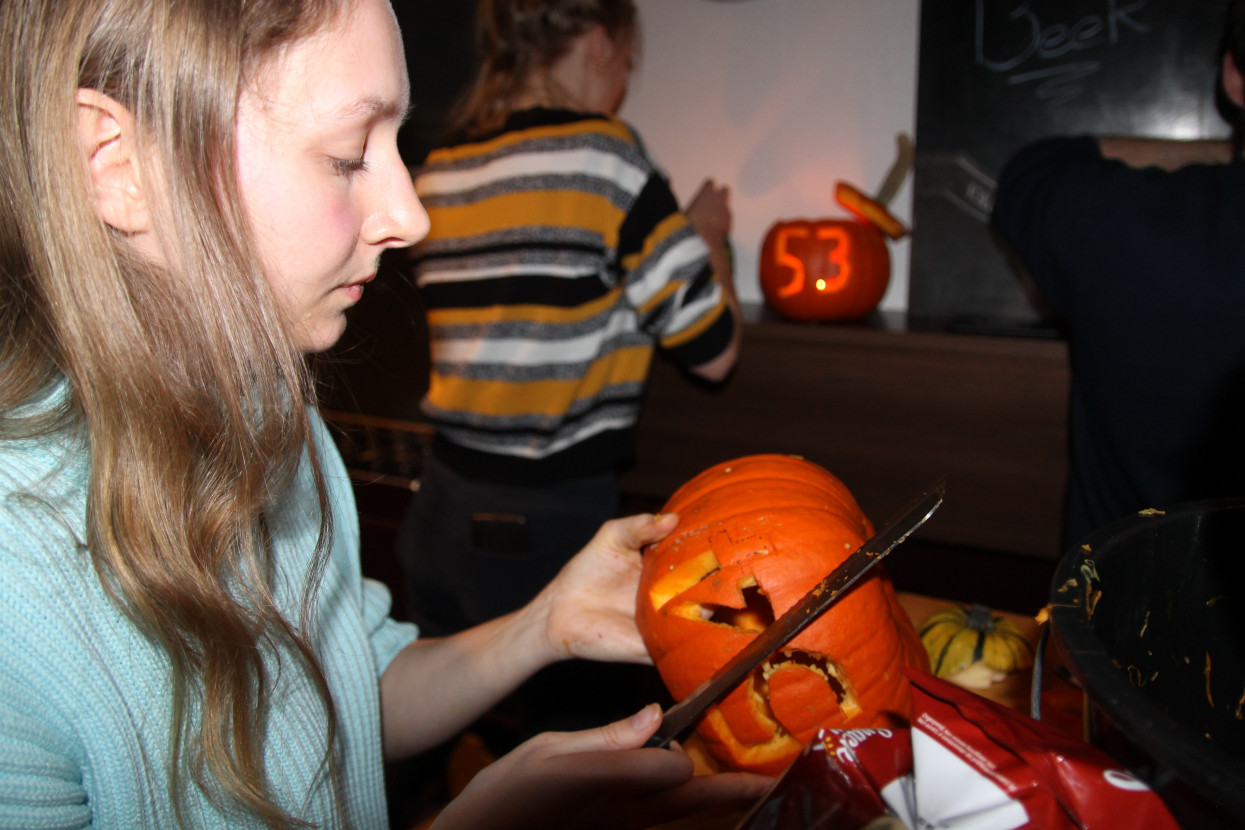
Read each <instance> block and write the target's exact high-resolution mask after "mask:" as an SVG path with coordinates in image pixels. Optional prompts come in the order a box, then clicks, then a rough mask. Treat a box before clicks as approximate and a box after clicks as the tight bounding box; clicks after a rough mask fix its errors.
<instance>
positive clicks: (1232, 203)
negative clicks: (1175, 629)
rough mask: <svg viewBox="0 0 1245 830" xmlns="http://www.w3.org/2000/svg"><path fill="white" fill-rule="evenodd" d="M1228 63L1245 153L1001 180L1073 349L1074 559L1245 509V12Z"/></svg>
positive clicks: (1045, 144)
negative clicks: (1130, 524) (1171, 517)
mask: <svg viewBox="0 0 1245 830" xmlns="http://www.w3.org/2000/svg"><path fill="white" fill-rule="evenodd" d="M1221 61H1222V72H1221V75H1220V87H1221V90H1220V91H1221V92H1222V95H1223V97H1224V98H1225V99H1226V100H1227V101H1228V102H1230V104H1229V106H1230V108H1231V113H1230V117H1231V119H1232V120H1233V122H1234V135H1233V138H1232V140H1231V141H1226V140H1225V141H1215V140H1203V141H1186V142H1182V141H1166V140H1158V139H1135V138H1107V137H1099V138H1094V137H1089V136H1082V137H1072V138H1065V137H1059V138H1048V139H1044V140H1041V141H1038V142H1035V143H1034V144H1031V145H1029V146H1027V147H1025V148H1023V149H1022V150H1020V151H1019V152H1018V153H1016V155H1015V156H1014V157H1013V158H1012V159H1011V160H1010V161H1009V162H1008V163H1007V164H1006V165H1005V167H1004V169H1003V171H1002V173H1001V175H1000V179H999V184H998V189H997V191H996V197H995V206H994V217H993V221H994V225H995V227H996V228H997V230H998V231H999V232H1000V233H1001V235H1002V236H1003V238H1004V239H1005V240H1006V241H1007V242H1008V243H1009V244H1010V245H1011V246H1012V248H1013V249H1014V251H1015V253H1016V255H1017V256H1018V258H1019V259H1020V260H1021V262H1023V264H1024V265H1025V266H1026V268H1027V270H1028V271H1029V274H1030V276H1031V277H1032V279H1033V280H1034V282H1035V284H1036V285H1037V287H1038V290H1039V291H1040V293H1041V295H1042V297H1043V299H1044V300H1045V301H1046V302H1047V303H1048V304H1049V306H1050V307H1051V308H1052V309H1053V310H1054V311H1055V312H1056V313H1057V314H1058V315H1059V316H1060V317H1061V318H1062V321H1063V323H1064V324H1065V326H1066V331H1067V336H1068V340H1069V347H1070V353H1071V361H1072V395H1071V413H1070V429H1071V440H1072V447H1071V453H1072V467H1071V476H1070V480H1069V484H1068V503H1067V517H1066V527H1065V540H1066V543H1067V544H1068V545H1069V546H1072V545H1075V544H1078V543H1079V542H1080V541H1081V540H1082V539H1083V538H1084V537H1085V535H1086V534H1088V533H1089V532H1091V531H1092V530H1094V529H1096V528H1098V527H1100V526H1102V525H1103V524H1106V523H1109V522H1111V521H1114V520H1116V519H1119V518H1122V517H1124V516H1126V515H1128V514H1130V513H1132V512H1135V511H1137V510H1141V509H1145V508H1151V507H1153V508H1159V507H1162V506H1164V505H1170V504H1174V503H1178V502H1183V501H1190V500H1196V499H1203V498H1211V497H1219V496H1229V495H1241V494H1245V324H1243V321H1242V319H1241V315H1242V311H1243V310H1245V162H1243V161H1242V155H1241V145H1242V140H1243V138H1245V131H1243V130H1242V111H1243V110H1242V106H1243V103H1245V96H1243V95H1242V88H1243V86H1245V84H1243V81H1242V75H1241V67H1242V66H1245V2H1241V1H1240V0H1233V2H1231V3H1230V5H1229V9H1228V15H1227V25H1226V27H1225V34H1224V38H1223V47H1222V54H1221Z"/></svg>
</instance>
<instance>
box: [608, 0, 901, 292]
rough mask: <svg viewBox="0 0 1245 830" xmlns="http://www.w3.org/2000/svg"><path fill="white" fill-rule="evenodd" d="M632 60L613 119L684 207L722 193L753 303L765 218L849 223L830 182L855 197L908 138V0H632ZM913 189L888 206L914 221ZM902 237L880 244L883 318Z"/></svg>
mask: <svg viewBox="0 0 1245 830" xmlns="http://www.w3.org/2000/svg"><path fill="white" fill-rule="evenodd" d="M637 5H638V7H639V9H640V16H641V21H642V26H643V38H644V39H643V55H642V58H641V61H640V66H639V70H638V71H637V72H636V73H635V75H634V76H633V79H632V83H631V88H630V91H629V94H628V97H627V100H626V102H625V104H624V106H623V109H622V112H621V115H622V116H623V117H624V118H626V119H627V120H628V121H630V122H631V123H632V124H633V125H635V127H636V128H637V129H638V130H639V131H640V134H641V135H642V136H643V137H644V140H645V142H646V143H647V144H648V146H649V149H650V150H651V151H652V153H653V155H654V156H655V157H656V158H657V160H658V162H659V163H660V164H661V165H662V167H664V168H665V169H666V172H667V173H669V175H670V178H671V180H672V182H673V185H674V188H675V192H676V193H677V194H678V195H679V198H680V200H681V201H684V202H686V201H687V199H689V198H690V197H691V196H692V194H693V193H694V192H695V190H696V188H697V187H698V186H699V184H700V181H701V180H702V179H704V178H706V177H713V178H715V179H717V180H718V181H720V182H723V183H725V184H728V185H729V186H730V188H731V205H732V208H733V210H734V231H733V233H732V241H733V244H734V248H735V257H736V284H737V286H738V289H739V295H740V298H741V299H743V300H744V301H760V299H761V291H760V287H759V284H758V282H757V257H758V256H759V253H760V247H761V242H762V240H763V239H764V237H765V232H766V231H767V230H768V229H769V227H770V225H772V224H773V223H774V222H775V221H777V220H780V219H791V218H799V217H806V218H810V219H813V218H819V217H836V216H846V215H847V212H846V211H845V210H844V209H843V208H841V207H840V206H839V205H838V203H837V202H835V200H834V185H835V182H837V181H839V180H840V179H841V180H844V181H848V182H851V183H852V184H854V185H856V186H857V187H859V188H861V189H862V190H864V191H865V192H866V193H873V192H875V191H876V190H877V188H878V186H879V185H880V184H881V182H882V179H883V177H884V176H885V175H886V171H887V170H888V169H889V168H890V165H891V162H892V161H893V160H894V156H895V135H896V134H897V133H899V132H906V133H908V134H909V135H911V136H913V137H914V138H915V135H916V127H915V119H916V66H917V40H918V38H917V32H918V18H919V6H920V4H919V0H637ZM911 205H912V179H911V176H909V178H908V181H907V182H906V183H905V185H904V187H903V188H902V189H901V190H900V191H899V193H898V195H897V196H896V197H895V199H894V200H893V201H892V202H891V210H892V211H893V212H894V213H895V215H896V216H898V217H899V218H900V219H902V220H904V221H905V222H909V221H910V220H911V209H912V208H911ZM908 249H909V243H908V241H907V240H906V239H904V240H900V241H899V242H892V243H891V258H892V276H891V284H890V288H889V290H888V291H887V293H886V296H885V297H884V298H883V300H882V305H881V307H882V308H883V309H886V310H903V309H906V308H907V297H908Z"/></svg>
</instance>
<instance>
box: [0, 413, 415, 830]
mask: <svg viewBox="0 0 1245 830" xmlns="http://www.w3.org/2000/svg"><path fill="white" fill-rule="evenodd" d="M312 417H313V419H314V423H315V430H316V432H315V435H316V438H315V440H316V445H317V447H318V450H319V454H320V457H321V458H322V459H323V461H322V464H323V466H324V472H325V478H326V480H327V486H328V488H329V494H330V502H331V510H332V515H333V529H334V533H333V538H332V548H331V555H330V558H329V562H328V565H327V567H326V569H325V573H324V576H323V581H322V583H321V586H320V588H319V591H318V594H317V601H316V604H315V612H314V622H313V626H314V628H313V630H314V631H315V632H316V634H315V636H314V644H315V647H316V648H317V650H318V654H319V658H320V660H321V661H322V665H323V668H324V671H325V673H326V674H327V676H328V679H329V683H330V686H331V688H332V693H333V698H334V701H335V703H336V708H337V716H338V725H339V735H340V741H341V765H342V770H341V772H342V780H343V781H344V790H345V798H346V803H345V805H344V806H345V814H346V816H347V818H348V820H349V821H350V822H351V824H352V825H353V826H354V827H356V828H377V827H384V826H386V824H387V817H386V806H385V795H384V781H383V767H382V756H381V732H380V708H379V707H380V700H379V680H378V678H379V676H380V674H381V673H382V672H383V671H384V670H385V667H386V666H387V665H388V664H389V661H390V660H391V659H392V658H393V657H394V655H395V654H396V653H397V652H398V651H399V650H401V649H402V648H403V647H404V646H405V645H407V644H408V643H410V642H411V641H412V640H413V639H414V638H415V636H416V634H417V631H416V629H415V628H414V627H413V626H411V625H409V624H402V623H397V622H394V621H392V620H390V619H389V618H388V616H387V614H388V609H389V600H390V597H389V594H388V592H387V590H386V589H385V588H384V586H382V585H380V584H379V583H376V582H372V581H369V580H366V579H364V578H363V577H362V574H361V572H360V563H359V554H358V545H359V534H358V523H357V517H356V513H355V506H354V501H353V496H352V494H351V490H350V486H349V481H348V478H347V475H346V472H345V469H344V467H343V466H342V464H341V459H340V457H339V456H338V454H337V451H336V449H335V448H334V446H333V443H332V441H331V439H330V438H329V436H328V433H327V430H326V429H325V427H324V424H323V422H322V421H320V420H319V418H318V416H315V415H313V416H312ZM88 465H89V459H88V457H87V454H86V452H85V450H84V448H83V446H82V444H81V442H79V441H76V440H75V439H73V438H71V437H66V436H59V437H55V438H45V439H41V440H21V441H15V440H10V441H4V442H0V827H4V828H23V830H36V828H71V827H73V828H76V827H97V828H139V827H152V828H169V827H176V826H177V823H176V819H175V815H174V811H173V804H172V800H171V798H170V795H169V789H168V776H167V769H168V764H169V759H170V746H169V724H170V695H171V684H170V679H169V664H168V660H167V658H166V657H165V656H164V653H163V651H162V650H161V649H160V648H159V647H158V646H157V645H156V644H155V643H153V642H151V641H150V640H149V639H148V638H147V637H145V636H144V635H143V634H142V633H140V631H139V630H138V629H137V628H136V627H135V625H134V624H133V623H132V622H131V621H130V619H129V618H128V617H127V616H126V614H125V613H123V612H122V610H121V609H120V608H119V607H118V605H117V604H116V603H115V602H114V601H113V600H111V599H110V598H109V597H108V595H107V594H106V593H105V591H104V588H103V587H102V585H101V583H100V579H99V577H98V576H97V574H96V571H95V569H94V568H93V566H92V564H91V558H90V555H89V552H88V551H87V550H86V548H85V545H84V544H83V541H82V540H84V539H85V529H84V528H85V521H84V516H85V505H86V483H87V478H88V473H89V467H88ZM318 512H319V510H318V501H317V500H316V497H315V491H314V488H313V482H312V479H311V475H310V469H309V465H308V464H307V463H305V462H304V463H303V464H302V466H301V468H300V470H299V472H298V475H297V479H296V481H295V483H294V484H293V486H292V488H291V490H290V491H289V492H288V493H287V494H286V495H285V496H284V497H283V498H282V499H281V500H280V502H279V504H278V505H277V507H276V509H275V510H273V511H272V513H271V515H270V520H271V527H272V530H273V536H274V552H275V558H274V562H275V568H274V570H275V577H274V594H275V596H276V599H277V601H278V604H279V606H280V608H281V610H282V613H284V614H285V615H286V616H287V619H291V620H294V621H297V620H298V619H299V617H298V614H299V611H300V608H301V602H302V598H303V591H304V586H305V585H306V579H307V569H308V566H309V564H310V562H311V558H312V553H313V551H314V549H315V541H316V536H317V532H318V528H319V515H318ZM269 668H270V670H271V677H272V678H274V680H273V683H274V690H273V695H272V707H271V714H270V718H269V724H268V735H267V740H266V744H265V755H264V757H265V762H266V764H267V772H268V775H269V777H270V780H271V783H272V786H273V789H274V791H275V792H276V793H277V794H278V799H279V801H280V803H281V805H282V806H283V807H284V808H286V809H287V810H289V811H290V812H292V813H293V814H294V815H296V816H299V817H303V818H306V819H307V820H309V821H311V822H313V823H314V824H315V826H320V827H335V826H338V825H339V823H340V822H339V821H338V817H337V813H336V811H335V809H334V808H333V807H332V798H331V789H330V786H329V785H328V782H327V781H326V780H325V776H324V775H323V773H322V770H321V768H320V766H321V759H322V757H323V755H324V750H325V744H326V734H327V732H326V728H325V723H326V721H325V713H324V711H323V707H322V705H321V703H320V699H319V697H318V696H317V695H316V693H315V691H314V689H313V687H312V686H311V683H310V681H309V680H308V679H307V678H306V676H305V674H304V673H303V672H302V671H301V670H300V669H299V668H298V666H297V664H296V663H295V662H294V661H292V660H290V659H288V658H287V659H285V660H283V661H282V662H281V665H280V666H278V665H276V663H275V660H273V661H270V663H269ZM184 790H185V792H186V797H185V799H184V802H185V818H186V820H187V825H188V826H191V827H195V828H225V827H230V828H239V827H242V828H245V827H252V826H259V825H258V823H257V822H256V821H255V819H254V818H253V817H251V816H248V815H242V814H240V813H239V812H238V811H237V810H236V809H230V808H225V809H220V808H218V807H217V806H215V805H214V804H213V803H212V800H210V799H209V798H208V797H207V796H206V795H205V794H204V793H203V792H202V791H201V790H200V789H199V788H198V787H196V786H195V784H194V783H193V782H192V781H187V783H186V784H185V786H184Z"/></svg>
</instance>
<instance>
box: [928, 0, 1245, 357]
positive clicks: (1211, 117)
mask: <svg viewBox="0 0 1245 830" xmlns="http://www.w3.org/2000/svg"><path fill="white" fill-rule="evenodd" d="M1225 5H1226V4H1225V2H1224V0H1027V1H1026V0H923V1H922V4H921V44H920V75H919V79H918V88H917V128H916V129H917V136H916V167H915V178H914V185H913V188H914V190H913V192H914V204H913V217H912V228H913V230H912V249H911V273H910V277H909V299H908V312H909V315H910V316H912V317H914V318H917V319H926V320H931V321H936V322H939V323H942V324H945V325H948V326H949V327H951V328H959V329H964V330H973V329H974V328H976V327H980V328H982V329H988V330H998V331H1004V332H1012V333H1017V334H1023V333H1045V332H1049V328H1048V327H1047V326H1046V325H1045V319H1044V315H1043V314H1042V311H1041V305H1040V302H1039V301H1038V300H1037V299H1036V298H1035V297H1034V296H1032V295H1031V293H1030V292H1029V291H1028V290H1027V288H1026V285H1025V280H1024V278H1023V275H1022V274H1021V273H1020V271H1019V269H1018V268H1017V267H1016V266H1014V265H1013V264H1012V263H1011V262H1009V260H1008V258H1007V256H1006V254H1005V251H1004V248H1003V247H1002V246H1001V245H1000V244H999V243H998V241H997V240H996V239H995V238H994V237H993V235H992V234H991V232H990V228H989V215H990V210H991V208H992V206H993V201H994V186H995V182H996V179H997V175H998V172H999V170H1000V169H1001V167H1002V166H1003V164H1004V162H1006V161H1007V159H1008V158H1009V157H1010V156H1011V154H1012V153H1013V152H1015V151H1016V150H1017V149H1019V148H1020V147H1021V146H1023V145H1024V144H1026V143H1028V142H1030V141H1033V140H1035V139H1038V138H1041V137H1044V136H1048V135H1055V134H1063V135H1070V134H1080V133H1092V134H1111V135H1140V136H1150V137H1156V138H1206V137H1219V136H1225V135H1227V134H1228V132H1229V130H1228V127H1227V125H1226V124H1225V123H1224V122H1223V120H1222V119H1221V118H1220V116H1219V114H1218V111H1217V109H1216V104H1215V85H1216V79H1217V77H1218V56H1217V49H1218V43H1219V38H1220V34H1221V30H1222V24H1223V15H1224V11H1225Z"/></svg>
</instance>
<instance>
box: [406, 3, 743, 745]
mask: <svg viewBox="0 0 1245 830" xmlns="http://www.w3.org/2000/svg"><path fill="white" fill-rule="evenodd" d="M477 15H478V20H477V41H478V45H479V49H480V67H479V74H478V76H477V78H476V80H475V83H474V85H473V86H472V87H471V88H470V89H469V90H468V92H467V95H466V97H465V98H464V100H463V102H462V104H461V106H460V108H459V111H458V115H457V118H456V120H455V126H454V128H453V129H452V130H451V131H450V136H451V138H450V140H449V141H448V142H447V143H446V144H445V145H444V146H441V147H439V148H437V149H434V150H433V151H432V152H431V153H430V154H429V155H428V157H427V159H426V160H425V162H424V163H423V165H422V166H421V167H420V168H419V169H418V171H417V173H416V176H415V187H416V190H417V192H418V193H419V195H420V199H421V201H422V202H423V203H424V205H425V207H426V209H427V210H428V213H429V217H430V220H431V230H430V233H429V234H428V236H427V237H426V238H425V239H424V240H423V242H421V243H420V244H419V245H418V246H417V247H416V248H415V249H413V273H414V275H415V280H416V283H417V285H418V286H419V292H420V297H421V299H422V301H423V303H424V305H425V307H426V314H427V324H428V335H429V340H430V343H431V378H430V385H429V389H428V391H427V394H426V396H425V398H424V400H423V402H422V410H423V414H424V415H425V416H426V418H427V419H428V421H429V422H431V423H432V424H433V425H434V426H435V428H436V434H435V438H434V441H433V445H432V449H431V452H430V457H429V458H428V459H427V463H426V464H425V467H424V469H423V472H422V474H421V486H420V490H419V493H418V494H417V495H416V496H415V498H414V499H413V502H412V506H411V509H410V510H409V511H408V514H407V519H406V522H405V528H404V533H403V535H402V538H401V539H400V541H399V550H400V557H401V558H402V560H403V561H404V562H405V564H406V570H407V574H408V583H409V590H410V601H409V603H408V606H409V607H410V608H411V609H413V610H412V614H413V616H414V619H416V620H417V621H418V622H419V624H420V625H421V627H424V628H425V630H431V631H436V632H445V633H448V632H451V631H457V630H461V629H463V628H466V627H468V626H470V625H474V624H476V623H479V622H482V621H484V620H487V619H490V618H492V617H494V616H497V615H498V614H502V613H506V612H508V611H510V610H512V609H513V608H516V607H518V606H520V605H522V604H523V603H525V602H527V601H528V600H530V599H531V597H532V596H534V595H535V594H536V593H537V592H538V591H539V590H540V589H541V587H543V585H544V584H545V583H546V582H548V580H549V579H550V578H551V577H552V576H553V574H555V573H557V571H558V569H559V568H560V567H562V565H563V564H564V563H565V562H566V560H567V559H568V558H569V557H570V556H571V555H572V554H573V553H574V552H575V551H576V550H578V549H579V548H580V547H581V546H582V545H583V543H584V542H585V540H587V539H588V538H591V536H592V534H593V533H594V532H595V530H596V528H597V527H599V526H600V525H601V523H602V522H604V521H605V520H607V519H609V518H612V517H613V516H614V515H616V513H617V511H618V494H617V486H616V475H617V473H618V471H619V470H620V468H622V467H623V466H624V465H625V464H626V463H628V462H629V461H630V459H631V458H632V453H633V442H634V435H633V433H634V428H635V425H636V422H637V419H638V416H639V413H640V408H641V401H642V395H643V391H644V386H645V380H646V378H647V376H648V372H649V367H650V362H651V360H652V359H653V356H654V353H655V352H656V351H661V352H664V353H665V354H666V355H667V356H669V358H671V359H673V360H674V361H676V362H677V363H678V364H679V365H680V366H682V367H684V368H686V369H687V370H688V371H689V372H691V373H692V374H693V375H697V376H699V377H701V378H704V379H706V380H708V381H712V382H720V381H722V380H724V379H725V378H726V376H727V375H728V373H729V372H730V370H731V368H732V367H733V366H734V364H735V361H736V358H737V355H738V351H739V328H740V326H739V306H738V301H737V300H736V297H735V292H734V287H733V282H732V280H733V277H732V271H731V264H730V261H729V255H728V250H727V237H728V233H729V230H730V221H731V216H730V209H729V205H728V193H727V190H726V189H725V188H724V187H720V186H718V185H717V184H716V183H714V182H713V181H711V180H710V181H706V182H705V183H704V184H703V185H702V187H701V189H700V191H699V193H698V194H697V195H696V197H695V198H694V199H693V200H692V201H691V203H690V205H689V206H688V208H687V210H686V211H684V210H681V209H680V207H679V204H678V202H677V200H676V198H675V195H674V193H673V192H672V190H671V186H670V184H669V182H668V181H667V179H666V177H665V176H664V175H663V173H662V171H661V169H660V168H659V166H658V165H657V163H656V162H655V161H654V160H653V158H652V157H651V156H650V155H649V153H648V152H647V150H646V148H645V146H644V143H643V142H642V140H641V139H640V137H639V135H638V134H637V132H636V131H635V130H634V129H633V128H632V127H631V126H630V125H629V124H627V123H625V122H624V121H622V120H621V119H619V118H618V117H617V116H616V115H615V114H614V113H615V112H616V111H617V109H618V108H619V106H620V105H621V103H622V99H623V97H624V95H625V92H626V89H627V83H628V79H629V76H630V73H631V70H632V65H633V61H634V58H635V54H636V52H637V39H638V20H637V17H636V10H635V7H634V5H633V4H632V2H631V0H544V2H532V0H484V2H481V3H480V4H479V6H478V9H477ZM584 670H585V667H576V666H566V667H561V668H559V669H558V670H557V671H556V672H555V673H556V674H559V675H560V676H559V677H558V678H553V679H550V681H549V684H548V685H547V686H546V687H544V688H542V689H541V690H539V691H535V690H534V687H532V686H529V688H528V693H525V695H521V696H520V698H519V699H520V701H522V700H523V699H525V697H526V699H528V700H530V701H532V702H533V703H535V704H536V705H539V706H540V708H541V709H542V710H543V712H544V714H543V715H542V716H539V717H537V716H532V717H531V720H532V721H533V724H532V725H531V727H530V730H529V731H539V729H541V728H544V727H546V726H548V725H550V724H555V725H557V726H560V727H570V726H579V725H583V724H584V723H585V722H589V721H591V720H593V719H594V718H597V717H600V716H601V715H600V714H599V709H598V708H597V707H596V703H597V702H599V701H600V699H601V697H602V696H601V695H600V694H598V693H596V692H594V694H593V695H583V694H580V693H579V692H578V691H577V690H579V689H581V688H582V686H583V685H584V683H585V682H588V681H586V680H582V679H576V680H574V681H573V682H570V681H568V679H567V678H566V677H565V676H564V675H566V674H567V673H576V672H580V671H584ZM592 671H593V673H594V675H595V674H597V673H599V672H600V669H593V670H592ZM537 685H539V682H538V683H537ZM593 685H594V687H595V689H596V690H597V692H599V691H601V690H602V689H604V688H608V687H611V686H614V687H616V686H618V684H616V683H613V682H612V681H609V680H596V681H594V683H593ZM624 685H625V684H624ZM562 688H567V689H569V690H571V691H570V692H569V693H568V694H566V695H563V696H561V697H559V698H558V699H557V700H556V701H555V700H554V699H553V696H554V693H555V691H556V690H558V689H562ZM580 706H587V707H589V708H588V710H587V711H586V712H582V713H581V712H578V711H576V710H577V708H578V707H580ZM625 709H626V704H620V705H619V707H618V710H617V711H619V712H621V711H624V710H625ZM520 711H521V713H522V712H523V711H526V710H524V709H523V708H522V706H521V710H520ZM546 715H547V717H546ZM521 717H524V718H527V715H523V714H521Z"/></svg>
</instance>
